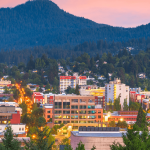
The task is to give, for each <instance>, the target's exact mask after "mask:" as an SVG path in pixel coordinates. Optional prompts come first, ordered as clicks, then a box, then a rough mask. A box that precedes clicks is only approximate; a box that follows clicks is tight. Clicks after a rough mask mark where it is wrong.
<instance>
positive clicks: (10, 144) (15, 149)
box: [0, 126, 21, 150]
mask: <svg viewBox="0 0 150 150" xmlns="http://www.w3.org/2000/svg"><path fill="white" fill-rule="evenodd" d="M2 141H3V145H2V144H0V149H1V150H21V143H20V142H19V141H18V140H17V139H14V135H13V130H12V128H11V126H8V127H7V129H6V132H5V133H4V138H3V139H2Z"/></svg>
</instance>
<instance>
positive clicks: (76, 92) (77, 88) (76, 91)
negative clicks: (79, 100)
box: [75, 84, 80, 95]
mask: <svg viewBox="0 0 150 150" xmlns="http://www.w3.org/2000/svg"><path fill="white" fill-rule="evenodd" d="M75 94H77V95H80V92H79V86H78V84H77V85H76V89H75Z"/></svg>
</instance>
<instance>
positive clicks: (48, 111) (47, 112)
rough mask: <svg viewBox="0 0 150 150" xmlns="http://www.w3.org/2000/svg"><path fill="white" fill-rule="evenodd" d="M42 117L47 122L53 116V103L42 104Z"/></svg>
mask: <svg viewBox="0 0 150 150" xmlns="http://www.w3.org/2000/svg"><path fill="white" fill-rule="evenodd" d="M43 109H44V118H45V120H46V122H48V121H49V120H50V119H51V118H53V105H44V106H43Z"/></svg>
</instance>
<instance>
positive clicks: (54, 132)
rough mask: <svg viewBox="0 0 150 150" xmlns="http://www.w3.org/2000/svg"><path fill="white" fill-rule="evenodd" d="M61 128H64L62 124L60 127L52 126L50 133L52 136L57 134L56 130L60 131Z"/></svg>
mask: <svg viewBox="0 0 150 150" xmlns="http://www.w3.org/2000/svg"><path fill="white" fill-rule="evenodd" d="M63 126H64V124H63V123H61V124H60V125H54V126H53V128H52V129H51V133H52V134H57V129H60V128H61V127H63Z"/></svg>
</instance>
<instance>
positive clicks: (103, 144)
mask: <svg viewBox="0 0 150 150" xmlns="http://www.w3.org/2000/svg"><path fill="white" fill-rule="evenodd" d="M70 139H71V146H72V148H73V150H75V149H76V147H77V144H78V143H79V142H80V141H82V143H83V144H84V145H85V150H91V148H92V147H93V145H95V146H96V150H110V145H112V144H113V142H114V141H115V142H119V143H120V144H122V145H123V139H122V137H115V138H114V137H105V138H104V137H80V136H74V135H73V134H71V138H70Z"/></svg>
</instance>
